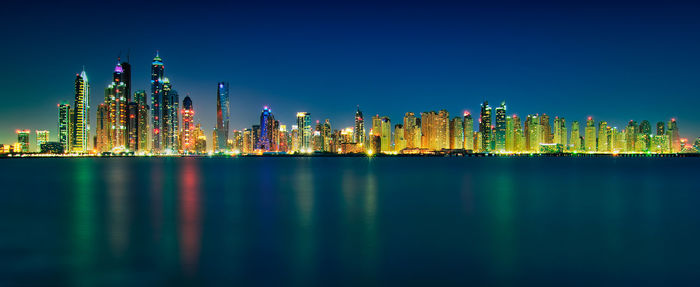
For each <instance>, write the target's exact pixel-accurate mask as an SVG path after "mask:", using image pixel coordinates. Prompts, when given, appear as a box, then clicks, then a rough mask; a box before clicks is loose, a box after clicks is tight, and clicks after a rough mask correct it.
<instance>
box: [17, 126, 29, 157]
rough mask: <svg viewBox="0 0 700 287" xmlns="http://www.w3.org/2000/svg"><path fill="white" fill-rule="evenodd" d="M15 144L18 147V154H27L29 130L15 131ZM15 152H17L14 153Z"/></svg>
mask: <svg viewBox="0 0 700 287" xmlns="http://www.w3.org/2000/svg"><path fill="white" fill-rule="evenodd" d="M15 132H16V133H17V143H18V144H19V146H20V152H29V134H30V133H31V131H30V130H16V131H15ZM15 152H17V151H15Z"/></svg>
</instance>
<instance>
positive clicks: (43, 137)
mask: <svg viewBox="0 0 700 287" xmlns="http://www.w3.org/2000/svg"><path fill="white" fill-rule="evenodd" d="M48 142H49V131H36V150H37V151H40V150H41V145H42V144H45V143H48Z"/></svg>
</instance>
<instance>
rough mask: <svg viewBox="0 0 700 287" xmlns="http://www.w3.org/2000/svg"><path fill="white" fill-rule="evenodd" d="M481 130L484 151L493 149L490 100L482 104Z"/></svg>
mask: <svg viewBox="0 0 700 287" xmlns="http://www.w3.org/2000/svg"><path fill="white" fill-rule="evenodd" d="M479 132H480V133H481V145H482V149H483V150H484V151H487V152H488V151H491V139H492V136H491V107H490V106H489V102H488V101H484V103H483V104H481V115H480V116H479Z"/></svg>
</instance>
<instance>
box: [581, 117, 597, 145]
mask: <svg viewBox="0 0 700 287" xmlns="http://www.w3.org/2000/svg"><path fill="white" fill-rule="evenodd" d="M584 141H585V146H584V147H585V149H586V151H588V152H591V151H596V150H597V146H596V141H597V140H596V128H595V121H593V117H588V119H587V120H586V129H585V131H584Z"/></svg>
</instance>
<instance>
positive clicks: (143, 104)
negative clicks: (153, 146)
mask: <svg viewBox="0 0 700 287" xmlns="http://www.w3.org/2000/svg"><path fill="white" fill-rule="evenodd" d="M134 101H135V103H136V104H137V105H138V112H137V115H136V117H137V128H136V129H137V134H138V148H137V149H136V150H137V151H147V150H148V144H149V140H148V136H149V134H150V132H149V128H148V110H149V107H148V100H147V98H146V91H143V90H139V91H136V92H135V93H134Z"/></svg>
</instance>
